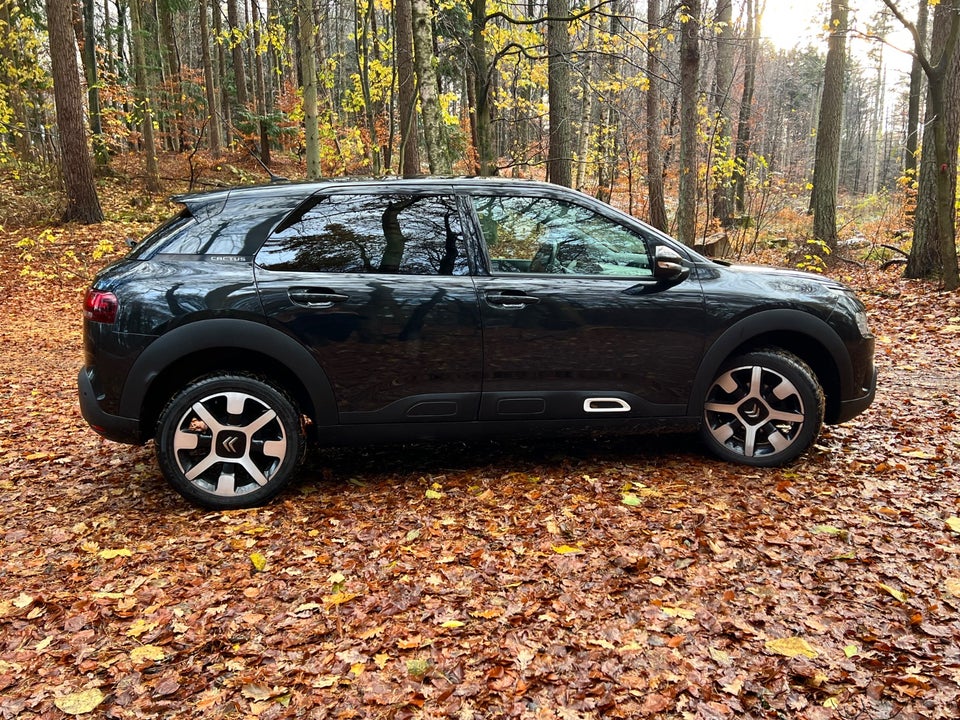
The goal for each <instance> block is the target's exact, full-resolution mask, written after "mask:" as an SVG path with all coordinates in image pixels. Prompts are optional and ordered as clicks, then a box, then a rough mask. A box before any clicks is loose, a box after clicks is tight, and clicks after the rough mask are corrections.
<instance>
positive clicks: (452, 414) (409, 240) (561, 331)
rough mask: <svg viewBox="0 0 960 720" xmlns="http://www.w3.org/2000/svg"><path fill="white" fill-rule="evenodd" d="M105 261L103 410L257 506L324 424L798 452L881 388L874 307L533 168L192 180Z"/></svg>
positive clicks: (430, 434)
mask: <svg viewBox="0 0 960 720" xmlns="http://www.w3.org/2000/svg"><path fill="white" fill-rule="evenodd" d="M178 200H179V202H180V203H182V205H183V210H182V212H180V213H179V214H178V215H176V216H175V217H174V218H172V219H171V220H170V221H168V222H167V223H166V224H164V225H163V226H161V227H160V228H158V229H157V230H155V231H154V232H153V233H151V234H150V235H149V236H148V237H147V238H145V239H144V240H143V241H142V242H141V243H139V244H137V245H136V246H135V247H134V248H133V250H132V251H131V252H130V253H129V254H128V255H127V256H126V257H125V258H123V259H122V260H120V261H119V262H116V263H114V264H113V265H111V266H110V267H108V268H106V269H104V270H103V271H102V272H101V273H100V274H99V275H98V276H97V278H96V279H95V280H94V282H93V285H92V287H91V288H90V290H89V291H88V293H87V296H86V300H85V305H84V316H85V321H84V337H85V340H84V344H85V363H84V367H83V369H82V370H81V371H80V375H79V387H80V404H81V408H82V411H83V415H84V417H85V418H86V420H87V421H88V422H89V423H90V425H92V426H93V428H94V429H95V430H96V431H97V432H98V433H100V434H101V435H103V436H104V437H106V438H108V439H110V440H115V441H118V442H124V443H144V442H146V441H148V440H150V439H151V438H152V439H154V441H155V447H156V454H157V458H158V461H159V465H160V468H161V469H162V471H163V473H164V475H165V476H166V477H167V479H168V480H169V481H170V483H171V484H172V485H173V487H174V488H175V489H176V490H177V491H178V492H180V493H181V494H183V495H184V496H185V497H187V498H188V499H190V500H192V501H193V502H196V503H198V504H200V505H203V506H205V507H209V508H232V507H244V506H250V505H257V504H260V503H263V502H265V501H267V500H268V499H269V498H271V497H273V496H274V495H275V494H276V493H277V492H279V491H280V490H281V489H282V488H283V486H284V485H286V484H287V483H288V482H289V481H290V479H291V478H292V477H293V476H294V474H295V473H296V470H297V467H298V465H299V464H300V461H301V459H302V457H303V455H304V450H305V446H306V444H307V443H308V441H309V442H313V443H316V444H322V445H343V444H348V443H375V442H384V441H411V440H420V439H431V438H454V437H456V438H470V437H486V436H489V435H492V434H494V433H498V434H503V433H520V432H540V433H543V432H546V433H551V432H555V431H559V430H561V429H563V430H568V429H583V430H618V431H622V430H630V431H642V430H646V431H655V432H657V431H659V432H662V431H668V430H670V431H676V430H685V431H694V430H696V429H697V428H699V429H700V435H701V437H702V439H703V442H704V443H705V445H706V446H707V447H708V448H709V449H710V450H712V451H713V452H714V453H716V454H717V455H718V456H720V457H721V458H724V459H727V460H731V461H734V462H740V463H744V464H747V465H754V466H774V465H780V464H783V463H785V462H788V461H790V460H792V459H794V458H796V457H797V456H798V455H799V454H800V453H802V452H803V451H804V450H805V449H806V448H807V447H808V446H809V445H810V444H811V443H812V442H813V440H814V439H815V438H816V437H817V435H818V433H819V431H820V428H821V424H822V423H823V422H827V423H840V422H843V421H845V420H848V419H850V418H852V417H854V416H855V415H857V414H858V413H860V412H862V411H863V410H864V409H865V408H866V407H867V406H868V405H869V404H870V403H871V401H872V400H873V397H874V391H875V387H876V373H875V370H874V366H873V349H874V341H873V337H872V335H871V334H870V331H869V329H868V327H867V318H866V314H865V312H864V306H863V305H862V304H861V303H860V301H859V300H858V299H857V298H856V297H855V296H854V294H853V292H851V291H850V290H849V289H848V288H847V287H845V286H844V285H842V284H840V283H838V282H835V281H833V280H829V279H825V278H822V277H819V276H816V275H812V274H805V273H798V272H791V271H786V270H774V269H758V268H749V267H738V266H730V265H728V264H726V263H721V262H716V261H713V260H709V259H706V258H704V257H701V256H700V255H698V254H696V253H695V252H693V251H691V250H690V249H689V248H687V247H684V246H683V245H681V244H679V243H677V242H676V241H674V240H672V239H671V238H669V237H667V236H665V235H663V234H662V233H660V232H658V231H656V230H654V229H653V228H651V227H649V226H647V225H645V224H643V223H642V222H639V221H638V220H636V219H634V218H632V217H629V216H627V215H624V214H622V213H620V212H618V211H617V210H615V209H613V208H611V207H610V206H608V205H605V204H603V203H600V202H598V201H596V200H594V199H592V198H590V197H588V196H586V195H583V194H580V193H577V192H574V191H571V190H567V189H565V188H561V187H556V186H553V185H548V184H542V183H533V182H518V181H507V180H487V179H484V180H479V179H462V180H454V179H429V180H386V181H384V180H379V181H356V180H352V181H331V182H321V183H312V184H276V185H270V186H264V187H252V188H242V189H233V190H226V191H221V192H213V193H208V194H202V195H188V196H183V197H180V198H178Z"/></svg>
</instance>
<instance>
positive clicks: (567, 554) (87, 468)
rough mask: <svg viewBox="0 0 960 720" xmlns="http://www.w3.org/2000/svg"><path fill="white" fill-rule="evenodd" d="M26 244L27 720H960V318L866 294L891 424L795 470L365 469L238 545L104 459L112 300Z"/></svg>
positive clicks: (16, 655)
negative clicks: (95, 300) (101, 408)
mask: <svg viewBox="0 0 960 720" xmlns="http://www.w3.org/2000/svg"><path fill="white" fill-rule="evenodd" d="M103 232H107V233H109V232H113V231H112V230H111V229H110V228H107V229H106V230H104V229H79V228H73V229H70V230H69V231H68V232H67V233H66V235H64V237H63V238H62V240H61V242H63V243H70V244H71V245H78V246H79V248H81V249H83V248H86V249H87V250H89V249H90V248H91V247H92V246H93V245H94V244H95V243H96V240H97V239H98V234H100V233H103ZM116 232H118V233H119V232H120V230H119V229H117V230H116ZM17 239H18V236H16V235H12V234H9V233H8V234H7V235H5V236H4V237H2V238H0V246H2V250H0V292H2V297H3V298H4V299H5V303H4V319H3V323H2V325H0V339H2V342H0V362H2V367H3V372H4V376H3V383H2V387H0V402H2V405H0V408H2V409H0V413H2V415H0V504H2V508H3V512H2V516H0V718H14V717H18V718H61V717H63V716H64V713H66V714H69V715H77V714H81V715H82V714H84V713H89V715H88V717H108V718H150V717H163V718H169V717H200V718H250V717H260V718H280V717H305V718H434V717H454V718H502V717H516V718H595V717H601V716H604V717H613V718H616V717H623V718H642V717H658V718H728V717H754V718H784V717H798V718H832V717H836V718H921V717H922V718H955V717H957V715H958V713H960V704H958V703H960V557H958V553H960V520H958V519H957V517H958V516H960V484H958V483H960V477H958V475H960V471H958V465H960V463H958V457H960V419H958V411H960V400H958V390H960V296H958V295H956V294H953V295H944V294H938V293H937V292H936V291H935V289H933V288H931V287H930V286H928V285H921V284H911V283H907V282H904V281H902V280H900V279H899V278H897V277H896V275H895V272H896V271H895V270H891V271H888V272H887V273H880V272H870V273H858V274H856V275H855V276H854V277H852V278H849V280H850V282H852V283H853V284H854V285H855V286H857V287H858V288H859V289H860V290H861V292H862V295H863V297H864V299H865V301H866V302H867V303H868V304H869V306H870V309H871V313H872V319H873V325H874V328H875V331H876V333H877V336H878V358H877V362H878V365H879V368H880V371H881V385H880V391H879V394H878V397H877V401H876V404H875V405H874V406H873V408H872V409H871V410H870V411H869V412H868V413H866V414H865V415H863V416H861V417H860V418H857V419H856V420H854V421H853V422H850V423H847V424H846V425H843V426H841V427H836V428H830V429H828V430H827V431H826V432H825V434H824V435H823V437H822V438H821V440H820V441H819V443H818V445H817V446H816V448H815V449H814V450H813V451H812V452H811V453H810V454H809V455H808V456H806V457H805V458H803V459H802V460H800V461H799V462H797V463H796V464H794V465H793V466H791V467H789V468H785V469H778V470H744V469H743V468H738V467H734V466H731V465H725V464H723V463H720V462H717V461H714V460H712V459H709V458H708V457H706V456H705V455H704V454H703V453H702V452H701V451H700V450H699V449H698V447H697V444H696V442H695V441H694V440H693V439H691V438H689V437H669V438H660V439H656V438H654V439H650V438H616V439H606V440H602V441H593V440H588V439H583V440H576V441H572V442H571V441H569V440H557V441H555V442H549V441H539V442H519V441H518V442H502V443H493V442H491V443H476V444H470V445H460V444H454V445H450V444H447V445H440V446H430V445H423V446H415V447H389V448H379V449H361V450H350V451H338V452H336V453H331V454H329V455H325V456H316V455H315V456H314V457H313V458H312V459H311V461H310V462H309V464H308V466H307V467H306V468H305V471H304V473H303V477H302V481H301V482H300V483H299V484H298V485H297V486H296V487H295V488H293V489H292V490H291V491H289V492H287V493H286V494H285V495H284V496H283V498H282V499H281V500H280V501H278V502H276V503H275V504H273V505H271V506H269V507H267V508H263V509H259V510H249V511H241V512H230V513H208V512H204V511H201V510H197V509H194V508H192V507H190V506H188V505H187V504H186V503H185V502H184V501H182V500H181V499H180V498H179V496H176V495H175V494H174V493H173V492H172V491H170V490H169V489H167V487H166V486H165V484H164V482H163V481H162V479H161V478H160V476H159V473H158V470H157V467H156V465H155V463H154V460H153V456H152V452H151V449H150V448H149V447H148V448H130V447H126V446H120V445H114V444H110V443H107V442H104V441H101V440H99V439H98V438H97V437H96V436H95V435H94V434H93V433H92V432H91V431H90V430H88V429H87V428H86V426H85V425H84V423H83V421H82V419H81V418H80V414H79V411H78V408H77V404H76V391H75V377H76V372H77V370H78V367H79V364H80V362H81V348H80V334H79V331H80V320H79V317H80V301H81V292H82V291H81V289H80V287H79V283H77V282H69V283H66V284H65V285H63V286H61V285H59V284H58V283H56V282H55V281H50V280H39V279H30V278H23V277H21V276H20V275H19V272H20V266H19V263H18V250H17V249H16V248H14V247H13V243H14V242H15V241H16V240H17Z"/></svg>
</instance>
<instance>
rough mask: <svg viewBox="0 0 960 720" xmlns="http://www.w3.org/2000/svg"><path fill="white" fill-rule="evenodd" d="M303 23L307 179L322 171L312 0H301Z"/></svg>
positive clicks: (301, 31) (301, 19) (301, 69)
mask: <svg viewBox="0 0 960 720" xmlns="http://www.w3.org/2000/svg"><path fill="white" fill-rule="evenodd" d="M297 13H298V19H299V22H300V73H301V74H302V75H303V116H304V119H303V122H304V134H305V141H306V148H305V152H306V157H307V178H309V179H310V180H318V179H319V178H320V176H321V170H320V122H319V117H318V115H319V113H318V108H317V60H316V55H317V49H316V27H315V25H314V22H313V3H312V1H311V0H298V3H297Z"/></svg>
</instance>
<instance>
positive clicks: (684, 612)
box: [660, 605, 697, 620]
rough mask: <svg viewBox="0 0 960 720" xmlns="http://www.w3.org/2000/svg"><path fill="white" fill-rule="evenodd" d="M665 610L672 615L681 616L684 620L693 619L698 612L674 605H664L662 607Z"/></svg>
mask: <svg viewBox="0 0 960 720" xmlns="http://www.w3.org/2000/svg"><path fill="white" fill-rule="evenodd" d="M660 609H661V610H663V612H664V613H665V614H667V615H669V616H670V617H680V618H683V619H684V620H693V619H694V618H695V617H696V616H697V614H696V613H695V612H694V611H693V610H688V609H687V608H681V607H672V606H669V605H664V606H663V607H662V608H660Z"/></svg>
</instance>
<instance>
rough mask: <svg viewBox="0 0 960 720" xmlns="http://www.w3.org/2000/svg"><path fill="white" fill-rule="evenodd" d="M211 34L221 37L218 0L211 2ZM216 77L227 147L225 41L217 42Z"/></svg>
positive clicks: (230, 121) (228, 106)
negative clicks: (218, 84) (217, 71)
mask: <svg viewBox="0 0 960 720" xmlns="http://www.w3.org/2000/svg"><path fill="white" fill-rule="evenodd" d="M213 36H214V37H215V38H222V37H223V17H222V11H221V10H220V2H219V0H214V2H213ZM217 69H218V70H219V73H218V74H217V77H218V78H219V79H220V112H221V113H222V116H221V118H220V120H221V122H222V123H223V129H224V135H223V139H224V144H226V145H227V146H228V147H229V146H230V145H231V144H232V143H233V106H232V104H231V102H230V92H229V91H228V89H227V85H228V84H229V83H228V82H227V50H226V43H223V42H219V41H218V42H217Z"/></svg>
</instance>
